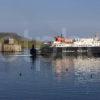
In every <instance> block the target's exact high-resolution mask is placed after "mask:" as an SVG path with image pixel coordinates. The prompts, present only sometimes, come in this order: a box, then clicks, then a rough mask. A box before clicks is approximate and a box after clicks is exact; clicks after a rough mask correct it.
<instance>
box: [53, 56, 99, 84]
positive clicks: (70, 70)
mask: <svg viewBox="0 0 100 100" xmlns="http://www.w3.org/2000/svg"><path fill="white" fill-rule="evenodd" d="M52 63H53V66H54V71H55V73H56V74H57V75H59V76H62V75H66V73H67V74H69V75H70V76H71V75H73V77H74V80H75V84H86V83H87V82H97V81H99V82H100V77H99V76H100V58H99V57H98V58H96V57H93V56H92V57H87V56H77V57H73V56H66V57H65V56H63V57H62V58H56V59H55V60H53V61H52Z"/></svg>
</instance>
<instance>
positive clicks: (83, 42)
mask: <svg viewBox="0 0 100 100" xmlns="http://www.w3.org/2000/svg"><path fill="white" fill-rule="evenodd" d="M49 45H50V48H52V49H51V50H52V52H57V53H58V52H66V53H88V54H100V39H99V38H98V37H96V36H95V37H94V38H78V39H71V38H64V37H63V36H62V35H61V36H57V37H55V38H54V41H53V42H51V44H49Z"/></svg>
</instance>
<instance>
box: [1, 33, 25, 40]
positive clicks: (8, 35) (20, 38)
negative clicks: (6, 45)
mask: <svg viewBox="0 0 100 100" xmlns="http://www.w3.org/2000/svg"><path fill="white" fill-rule="evenodd" d="M5 37H11V38H14V39H18V40H26V38H24V37H22V36H20V35H18V34H17V33H10V32H0V39H1V38H5Z"/></svg>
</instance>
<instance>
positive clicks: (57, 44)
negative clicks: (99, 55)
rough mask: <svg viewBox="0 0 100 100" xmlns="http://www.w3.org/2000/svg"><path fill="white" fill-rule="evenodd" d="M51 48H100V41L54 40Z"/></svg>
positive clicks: (87, 39)
mask: <svg viewBox="0 0 100 100" xmlns="http://www.w3.org/2000/svg"><path fill="white" fill-rule="evenodd" d="M70 40H71V39H70ZM52 47H100V40H99V39H98V38H81V39H73V41H71V42H65V41H63V42H62V41H59V40H58V41H57V40H56V41H54V42H53V43H52Z"/></svg>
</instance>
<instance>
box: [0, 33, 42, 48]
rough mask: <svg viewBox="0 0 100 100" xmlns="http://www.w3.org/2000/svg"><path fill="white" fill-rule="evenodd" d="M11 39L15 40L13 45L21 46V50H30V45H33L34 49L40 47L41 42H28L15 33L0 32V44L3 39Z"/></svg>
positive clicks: (28, 40)
mask: <svg viewBox="0 0 100 100" xmlns="http://www.w3.org/2000/svg"><path fill="white" fill-rule="evenodd" d="M6 37H11V38H13V39H14V40H15V43H17V44H20V45H22V47H23V48H31V46H32V44H35V45H36V47H38V48H39V47H40V46H41V44H42V42H41V41H36V40H30V39H28V38H25V37H22V36H20V35H18V34H17V33H12V32H0V42H1V43H2V42H3V41H4V38H6Z"/></svg>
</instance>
